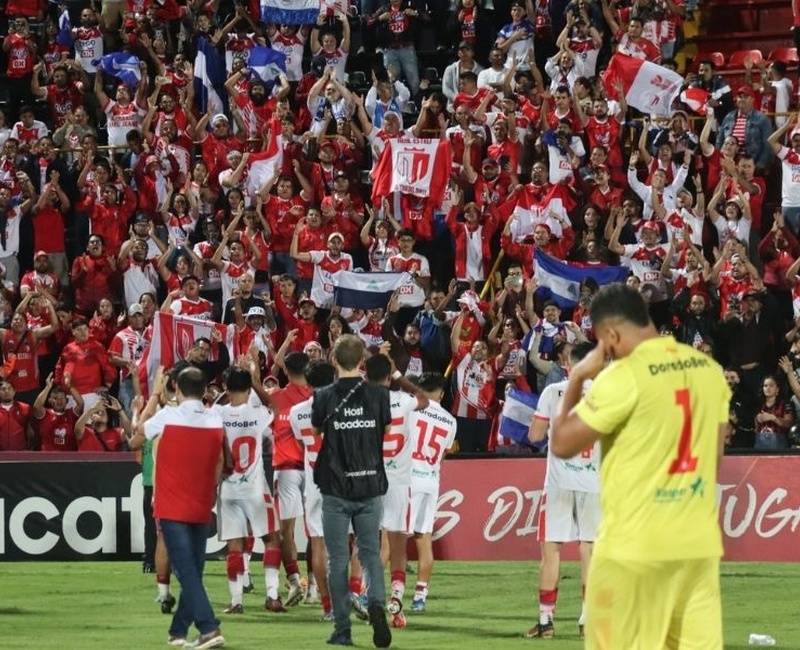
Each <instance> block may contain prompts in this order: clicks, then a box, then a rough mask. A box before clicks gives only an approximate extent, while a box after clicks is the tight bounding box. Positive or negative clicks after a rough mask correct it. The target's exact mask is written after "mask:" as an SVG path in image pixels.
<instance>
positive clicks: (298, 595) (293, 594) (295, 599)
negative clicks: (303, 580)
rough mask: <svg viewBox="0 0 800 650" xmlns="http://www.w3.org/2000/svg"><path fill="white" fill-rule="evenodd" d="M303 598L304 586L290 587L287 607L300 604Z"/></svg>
mask: <svg viewBox="0 0 800 650" xmlns="http://www.w3.org/2000/svg"><path fill="white" fill-rule="evenodd" d="M301 600H303V588H302V587H301V586H300V585H294V586H291V587H289V593H288V595H287V596H286V607H294V606H295V605H299V604H300V601H301Z"/></svg>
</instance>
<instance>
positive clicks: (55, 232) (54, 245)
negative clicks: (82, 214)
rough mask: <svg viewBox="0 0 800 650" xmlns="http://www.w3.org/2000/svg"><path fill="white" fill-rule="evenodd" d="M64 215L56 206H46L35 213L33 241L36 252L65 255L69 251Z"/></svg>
mask: <svg viewBox="0 0 800 650" xmlns="http://www.w3.org/2000/svg"><path fill="white" fill-rule="evenodd" d="M64 237H65V233H64V215H63V214H62V213H61V210H59V209H58V208H57V207H55V206H54V205H45V206H43V207H42V208H40V209H39V210H38V211H35V212H34V213H33V241H34V242H35V247H36V250H37V251H39V250H42V251H44V252H45V253H63V252H64V251H66V250H67V246H66V242H65V239H64Z"/></svg>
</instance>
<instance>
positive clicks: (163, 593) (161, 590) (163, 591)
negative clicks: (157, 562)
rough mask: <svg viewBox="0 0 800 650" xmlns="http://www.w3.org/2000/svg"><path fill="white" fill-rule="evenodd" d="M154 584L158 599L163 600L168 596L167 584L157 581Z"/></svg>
mask: <svg viewBox="0 0 800 650" xmlns="http://www.w3.org/2000/svg"><path fill="white" fill-rule="evenodd" d="M156 586H157V587H158V598H159V600H164V599H165V598H168V597H169V585H167V584H162V583H160V582H159V583H158V584H157V585H156Z"/></svg>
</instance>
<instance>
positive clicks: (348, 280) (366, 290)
mask: <svg viewBox="0 0 800 650" xmlns="http://www.w3.org/2000/svg"><path fill="white" fill-rule="evenodd" d="M410 279H411V276H410V275H409V274H408V273H406V272H405V271H404V272H402V273H377V272H376V273H356V272H354V271H339V272H338V273H337V274H336V275H335V276H334V285H333V301H334V304H336V305H338V306H340V307H350V308H352V309H377V308H378V307H386V305H387V304H389V301H390V300H391V298H392V294H393V293H394V292H395V291H397V289H399V288H400V287H401V286H403V285H404V284H406V283H408V281H409V280H410Z"/></svg>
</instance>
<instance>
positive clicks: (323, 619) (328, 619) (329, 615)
mask: <svg viewBox="0 0 800 650" xmlns="http://www.w3.org/2000/svg"><path fill="white" fill-rule="evenodd" d="M335 620H336V619H335V618H334V616H333V610H331V611H330V612H325V613H324V614H323V615H322V616H320V617H319V621H320V623H333V622H334V621H335Z"/></svg>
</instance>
